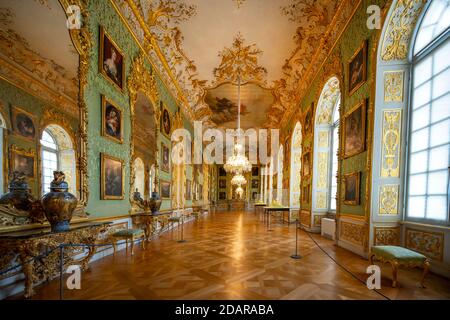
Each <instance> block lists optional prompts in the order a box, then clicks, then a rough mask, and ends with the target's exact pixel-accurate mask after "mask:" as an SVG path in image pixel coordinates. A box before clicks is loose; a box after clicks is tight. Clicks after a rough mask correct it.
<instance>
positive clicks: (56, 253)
mask: <svg viewBox="0 0 450 320" xmlns="http://www.w3.org/2000/svg"><path fill="white" fill-rule="evenodd" d="M110 224H111V223H110V222H102V223H95V222H85V223H79V224H74V225H71V227H70V230H69V231H66V232H56V233H55V232H52V231H51V230H50V227H43V228H38V229H30V230H21V231H15V232H7V233H3V234H0V272H2V271H4V270H8V269H11V268H14V267H19V266H21V267H22V272H23V273H24V275H25V297H26V298H29V297H31V296H32V295H33V294H34V291H33V285H35V284H37V283H39V282H42V281H49V280H51V279H52V278H53V277H55V276H57V275H59V273H60V265H61V264H60V256H61V251H62V250H61V245H68V246H64V249H63V250H64V255H63V256H64V259H63V263H64V264H63V266H64V269H65V268H66V267H68V266H69V265H73V264H77V265H80V267H81V269H82V270H87V269H88V268H89V261H90V259H91V258H92V256H93V255H94V253H95V247H93V246H92V245H95V244H97V242H98V241H99V235H100V234H101V233H102V232H105V231H106V230H107V228H108V226H109V225H110ZM70 245H89V247H87V251H86V250H85V249H86V248H85V247H82V246H70ZM82 253H84V255H83V256H82V258H80V259H75V256H76V255H80V254H82ZM7 275H8V274H6V276H7Z"/></svg>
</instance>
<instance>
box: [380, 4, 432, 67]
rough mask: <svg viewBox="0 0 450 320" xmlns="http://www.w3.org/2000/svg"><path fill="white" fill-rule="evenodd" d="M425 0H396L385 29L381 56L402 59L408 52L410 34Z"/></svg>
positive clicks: (387, 59)
mask: <svg viewBox="0 0 450 320" xmlns="http://www.w3.org/2000/svg"><path fill="white" fill-rule="evenodd" d="M425 3H426V0H398V1H397V3H396V5H395V9H394V12H393V13H392V15H391V18H390V20H389V24H388V28H387V30H386V33H385V36H384V40H383V46H382V53H381V58H382V59H383V60H384V61H391V60H404V59H406V58H407V55H408V52H409V44H410V39H411V34H412V32H413V29H414V26H415V25H416V22H417V19H418V17H419V15H420V13H421V12H422V9H423V7H424V5H425Z"/></svg>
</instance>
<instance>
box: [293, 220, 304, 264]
mask: <svg viewBox="0 0 450 320" xmlns="http://www.w3.org/2000/svg"><path fill="white" fill-rule="evenodd" d="M291 258H292V259H295V260H299V259H301V258H302V256H301V255H299V254H298V218H297V219H296V220H295V254H293V255H291Z"/></svg>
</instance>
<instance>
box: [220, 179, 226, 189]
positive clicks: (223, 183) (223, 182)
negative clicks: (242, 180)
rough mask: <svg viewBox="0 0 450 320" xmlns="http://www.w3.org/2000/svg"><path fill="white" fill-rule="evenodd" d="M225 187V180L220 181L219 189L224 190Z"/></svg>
mask: <svg viewBox="0 0 450 320" xmlns="http://www.w3.org/2000/svg"><path fill="white" fill-rule="evenodd" d="M226 187H227V180H225V179H220V180H219V188H220V189H225V188H226Z"/></svg>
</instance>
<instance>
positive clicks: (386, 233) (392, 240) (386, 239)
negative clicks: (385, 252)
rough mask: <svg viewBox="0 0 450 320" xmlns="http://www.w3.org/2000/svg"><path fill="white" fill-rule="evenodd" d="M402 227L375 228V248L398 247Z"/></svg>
mask: <svg viewBox="0 0 450 320" xmlns="http://www.w3.org/2000/svg"><path fill="white" fill-rule="evenodd" d="M399 243H400V227H374V240H373V245H374V246H398V245H399Z"/></svg>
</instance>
